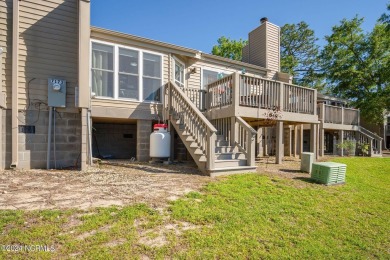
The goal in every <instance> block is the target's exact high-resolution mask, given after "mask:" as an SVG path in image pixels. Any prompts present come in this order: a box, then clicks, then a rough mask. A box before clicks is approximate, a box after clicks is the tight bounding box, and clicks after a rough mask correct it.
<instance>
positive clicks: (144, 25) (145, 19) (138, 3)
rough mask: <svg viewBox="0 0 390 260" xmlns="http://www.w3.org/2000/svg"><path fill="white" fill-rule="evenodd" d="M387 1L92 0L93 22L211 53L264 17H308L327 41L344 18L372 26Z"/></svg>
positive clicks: (277, 19) (243, 35) (295, 20)
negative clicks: (222, 38)
mask: <svg viewBox="0 0 390 260" xmlns="http://www.w3.org/2000/svg"><path fill="white" fill-rule="evenodd" d="M387 3H388V0H268V1H262V0H248V1H245V0H241V1H238V0H235V1H234V0H224V1H222V0H208V1H205V0H192V1H188V0H187V1H183V0H181V1H179V0H161V1H157V0H154V1H152V0H150V1H148V0H113V1H107V0H92V1H91V24H92V25H94V26H98V27H103V28H107V29H111V30H115V31H120V32H124V33H129V34H133V35H137V36H142V37H146V38H150V39H154V40H158V41H163V42H168V43H172V44H176V45H180V46H184V47H189V48H193V49H197V50H201V51H203V52H207V53H209V52H210V51H211V48H212V46H213V45H215V44H216V43H217V42H216V41H217V39H218V38H219V37H220V36H226V37H229V38H231V39H239V38H242V39H247V35H248V32H249V31H251V30H253V29H254V28H256V27H257V26H258V24H259V20H260V18H261V17H268V19H269V21H270V22H272V23H274V24H277V25H279V26H282V25H284V24H286V23H298V22H299V21H305V22H307V23H308V24H309V26H310V27H311V28H312V29H313V30H314V31H315V33H316V36H317V37H318V38H319V39H320V41H319V44H320V45H321V44H324V43H325V41H324V40H323V38H324V36H325V35H329V34H330V33H331V28H332V26H334V25H337V24H339V21H340V20H342V19H343V18H348V19H349V18H353V17H354V16H355V15H358V16H359V17H364V18H365V22H364V25H363V26H364V28H363V29H364V30H366V31H369V30H371V29H372V28H373V26H374V24H375V23H376V21H377V19H378V18H379V16H380V15H381V14H382V13H384V12H385V11H386V4H387Z"/></svg>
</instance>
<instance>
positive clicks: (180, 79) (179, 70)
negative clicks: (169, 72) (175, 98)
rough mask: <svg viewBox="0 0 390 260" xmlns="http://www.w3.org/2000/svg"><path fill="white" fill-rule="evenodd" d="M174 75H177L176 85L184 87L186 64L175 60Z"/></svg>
mask: <svg viewBox="0 0 390 260" xmlns="http://www.w3.org/2000/svg"><path fill="white" fill-rule="evenodd" d="M174 64H175V68H174V73H175V75H174V76H175V83H176V84H177V85H178V86H179V87H184V64H183V63H181V62H179V61H178V60H176V59H174Z"/></svg>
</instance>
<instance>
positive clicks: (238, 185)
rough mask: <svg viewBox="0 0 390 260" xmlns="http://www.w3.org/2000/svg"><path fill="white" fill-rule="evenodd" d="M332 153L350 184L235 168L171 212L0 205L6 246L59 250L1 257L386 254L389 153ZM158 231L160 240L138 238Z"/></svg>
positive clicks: (389, 250)
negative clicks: (382, 155)
mask: <svg viewBox="0 0 390 260" xmlns="http://www.w3.org/2000/svg"><path fill="white" fill-rule="evenodd" d="M335 161H337V162H342V163H346V164H347V165H348V166H347V180H346V181H347V183H346V185H342V186H323V185H318V184H314V183H311V182H309V181H308V179H284V178H278V177H274V178H272V177H268V176H262V175H252V174H251V175H236V176H231V177H229V178H224V179H222V180H220V181H217V182H213V183H211V184H209V185H208V186H207V187H205V188H204V189H203V190H202V191H201V192H199V193H198V192H191V193H189V194H188V195H187V196H186V197H184V198H182V199H180V200H177V201H175V202H173V203H172V204H171V205H170V207H169V208H168V210H167V211H166V212H165V213H159V212H157V211H155V210H152V209H150V208H148V207H146V206H145V205H137V206H129V207H124V208H115V207H112V208H106V209H95V210H91V211H90V212H80V211H72V210H70V211H34V212H25V211H0V244H3V245H7V244H23V245H31V244H33V245H36V244H41V245H54V246H55V248H56V250H55V251H54V252H26V251H25V250H24V251H22V252H6V251H0V259H1V258H20V259H24V258H26V257H33V258H47V259H49V258H64V257H66V256H69V255H71V256H73V257H76V258H90V259H96V258H100V259H110V258H115V259H123V258H141V257H142V256H148V257H151V258H164V257H168V258H171V257H174V258H182V259H194V258H195V259H210V258H219V259H226V258H231V259H237V258H240V259H242V258H253V259H259V258H274V259H280V258H294V259H296V258H306V259H334V258H339V259H346V258H347V259H350V258H353V259H356V258H358V259H359V258H361V259H363V258H364V259H367V258H379V259H389V258H390V158H340V159H337V160H335ZM134 223H135V224H134ZM175 225H176V227H177V228H176V229H175V228H173V229H172V228H170V227H172V226H175ZM186 226H189V227H190V228H188V229H186V228H185V227H186ZM178 230H179V231H178ZM161 237H162V238H163V240H164V243H162V244H160V246H158V247H154V246H151V244H153V243H149V244H148V243H143V242H142V241H145V240H146V241H149V242H150V241H152V242H153V241H157V242H158V241H160V240H161V239H160V238H161Z"/></svg>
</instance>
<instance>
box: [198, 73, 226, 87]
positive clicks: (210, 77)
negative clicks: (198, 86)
mask: <svg viewBox="0 0 390 260" xmlns="http://www.w3.org/2000/svg"><path fill="white" fill-rule="evenodd" d="M226 75H227V74H225V73H223V72H218V71H212V70H207V69H203V70H202V84H203V86H202V87H203V89H206V87H207V85H208V84H210V83H213V82H214V81H217V80H218V79H221V78H223V77H225V76H226Z"/></svg>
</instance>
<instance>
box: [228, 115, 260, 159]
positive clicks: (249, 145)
mask: <svg viewBox="0 0 390 260" xmlns="http://www.w3.org/2000/svg"><path fill="white" fill-rule="evenodd" d="M236 123H238V125H239V127H238V128H237V129H235V131H234V132H235V137H234V140H235V143H236V144H237V145H238V147H239V148H240V149H241V150H242V151H243V152H244V153H245V154H246V158H247V163H248V166H255V141H256V140H255V138H254V136H255V135H256V133H257V132H256V130H255V129H253V128H252V127H251V126H250V125H249V124H248V123H247V122H246V121H245V120H244V119H242V118H241V117H240V116H236ZM240 126H241V127H242V128H243V129H244V130H245V131H246V132H247V133H248V134H247V135H245V136H246V140H241V137H240V135H241V131H240ZM244 141H246V144H245V143H244Z"/></svg>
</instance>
